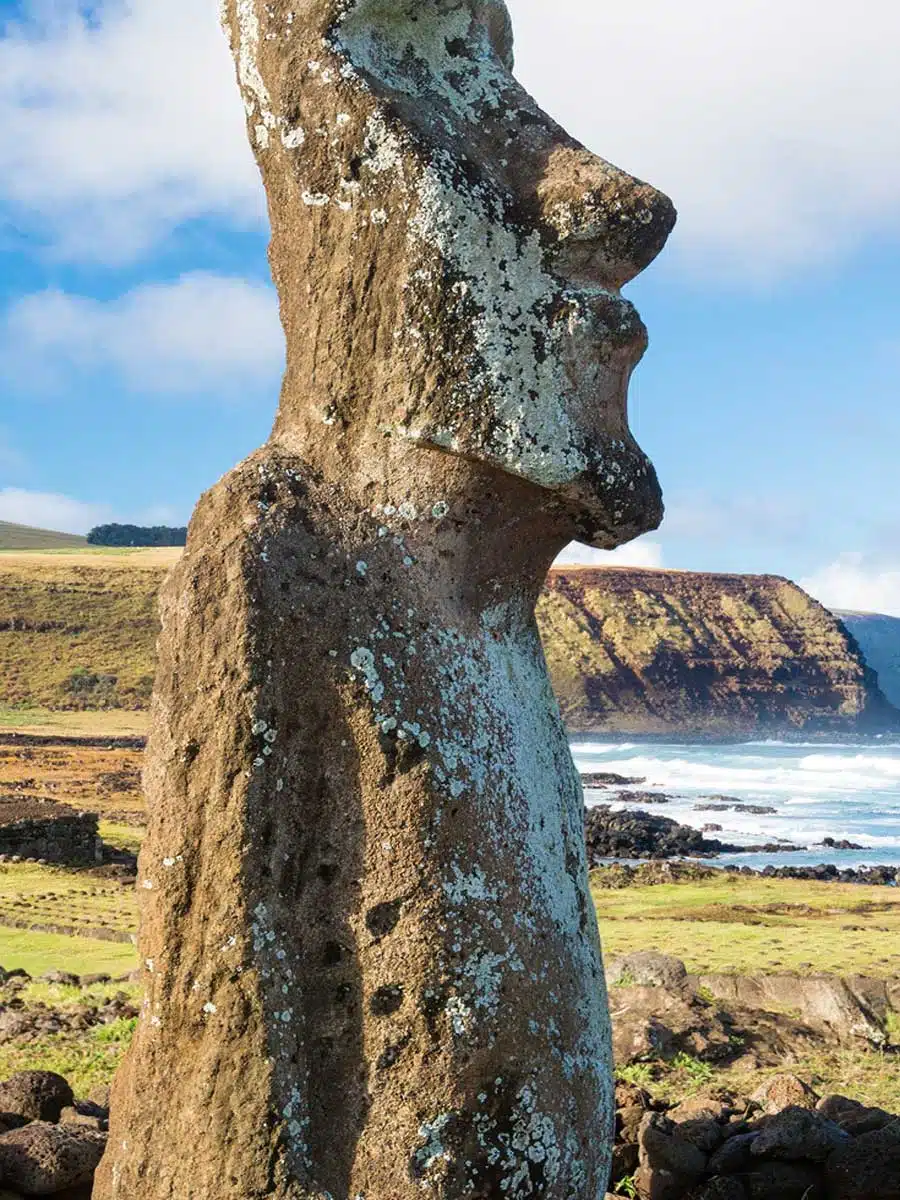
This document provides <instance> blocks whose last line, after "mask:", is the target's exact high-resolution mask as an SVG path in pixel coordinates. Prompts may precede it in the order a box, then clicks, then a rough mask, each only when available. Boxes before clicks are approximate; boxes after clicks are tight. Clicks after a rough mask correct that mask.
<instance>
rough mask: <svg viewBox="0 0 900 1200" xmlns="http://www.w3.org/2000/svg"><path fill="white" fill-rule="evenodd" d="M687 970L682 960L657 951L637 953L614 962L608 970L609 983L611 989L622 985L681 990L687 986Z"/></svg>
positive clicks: (616, 959)
mask: <svg viewBox="0 0 900 1200" xmlns="http://www.w3.org/2000/svg"><path fill="white" fill-rule="evenodd" d="M687 977H688V976H687V970H686V968H685V965H684V963H683V962H682V961H681V959H680V958H673V957H672V955H670V954H659V953H657V952H656V951H655V950H638V951H636V952H635V953H633V954H624V955H622V957H621V958H614V959H611V960H610V962H609V963H608V964H607V968H606V980H607V983H608V984H609V985H610V986H611V987H616V986H618V985H619V984H620V983H624V984H627V985H628V986H631V987H661V988H669V989H671V990H672V991H677V990H680V989H681V988H683V987H684V986H685V984H686V983H687Z"/></svg>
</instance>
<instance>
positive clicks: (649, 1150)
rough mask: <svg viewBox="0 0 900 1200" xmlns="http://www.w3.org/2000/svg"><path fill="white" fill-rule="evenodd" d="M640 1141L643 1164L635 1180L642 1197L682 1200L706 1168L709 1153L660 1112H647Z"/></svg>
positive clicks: (658, 1199) (648, 1199) (644, 1199)
mask: <svg viewBox="0 0 900 1200" xmlns="http://www.w3.org/2000/svg"><path fill="white" fill-rule="evenodd" d="M638 1144H639V1147H640V1164H641V1165H640V1167H639V1169H638V1171H637V1174H636V1177H635V1183H636V1186H637V1190H638V1194H639V1195H640V1196H641V1198H642V1200H682V1197H683V1196H684V1194H685V1192H687V1191H689V1190H690V1189H691V1188H692V1187H693V1186H694V1185H695V1184H696V1183H697V1182H698V1181H699V1180H700V1179H701V1177H702V1176H703V1174H704V1173H705V1171H706V1163H707V1156H706V1154H704V1152H703V1151H702V1150H701V1149H700V1148H699V1147H698V1146H695V1145H694V1144H693V1142H690V1141H688V1140H687V1139H686V1138H683V1137H681V1135H680V1133H679V1130H678V1126H677V1125H675V1123H674V1122H673V1121H670V1120H668V1118H667V1117H664V1116H662V1115H661V1114H660V1113H647V1114H646V1116H645V1117H644V1120H643V1121H642V1122H641V1128H640V1133H639V1139H638Z"/></svg>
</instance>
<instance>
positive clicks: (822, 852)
mask: <svg viewBox="0 0 900 1200" xmlns="http://www.w3.org/2000/svg"><path fill="white" fill-rule="evenodd" d="M572 753H573V756H574V758H575V762H576V765H577V766H578V768H579V770H580V771H581V772H582V773H583V774H584V773H589V772H592V771H612V772H615V773H616V774H618V775H626V776H637V777H643V778H646V781H647V782H646V783H645V784H641V785H635V786H634V787H633V788H632V789H631V790H639V791H648V792H665V793H667V794H668V795H670V796H671V797H672V800H671V802H670V803H668V804H662V805H656V804H654V805H652V806H650V805H647V806H644V805H638V806H635V805H622V804H619V805H618V806H619V807H643V808H645V809H646V810H647V811H650V812H655V813H658V814H659V815H660V816H666V817H672V818H674V819H675V820H676V821H679V822H680V823H681V824H683V825H690V826H692V827H694V828H696V829H702V828H703V826H704V825H707V824H712V823H715V824H717V825H721V826H722V832H721V833H711V834H709V836H710V837H712V838H718V839H719V840H720V841H724V842H730V843H732V844H734V845H752V844H754V843H755V844H759V843H762V842H775V841H776V840H780V841H783V842H785V843H791V844H793V845H797V846H805V847H809V849H808V850H804V851H802V852H792V853H785V854H765V855H762V854H740V855H722V856H721V858H720V859H717V860H715V861H717V862H721V863H723V864H725V863H729V864H730V863H737V864H738V865H747V866H750V867H756V868H759V867H762V866H766V865H767V864H769V863H772V864H773V865H775V866H780V865H787V864H794V865H797V866H801V865H804V866H805V865H811V864H816V863H835V864H837V865H838V866H841V867H858V866H863V865H869V866H874V865H890V866H895V865H900V742H897V741H892V742H887V741H881V740H878V739H875V740H872V741H868V742H864V743H863V742H860V743H854V744H846V743H845V744H840V745H837V744H825V743H821V742H819V743H788V742H778V741H759V742H746V743H742V744H737V745H715V744H702V745H674V744H672V745H670V744H661V743H649V742H640V743H637V742H628V741H626V740H625V739H622V738H620V739H618V740H613V739H610V740H609V741H605V740H603V741H601V740H599V739H595V738H590V737H582V738H577V739H573V742H572ZM713 796H716V797H718V796H725V797H733V798H734V799H735V800H741V801H743V802H744V803H746V804H754V805H765V806H768V807H771V808H774V809H775V810H776V811H775V813H774V814H773V815H771V816H756V815H752V814H749V813H741V812H740V811H739V810H737V811H734V810H733V811H730V812H697V811H696V809H695V806H696V805H697V804H702V803H718V802H719V801H718V800H715V801H714V800H712V799H711V797H713ZM615 797H616V789H604V790H602V791H599V790H591V789H586V791H585V800H586V803H587V804H588V805H589V806H590V805H592V804H610V803H613V804H615V803H616V799H615ZM721 803H727V800H722V801H721ZM827 837H830V838H834V839H835V840H836V841H842V840H845V839H846V840H847V841H850V842H854V843H856V844H857V845H859V846H863V847H864V849H863V850H862V851H853V850H832V849H830V848H828V847H823V846H822V845H821V843H822V842H823V841H824V839H825V838H827Z"/></svg>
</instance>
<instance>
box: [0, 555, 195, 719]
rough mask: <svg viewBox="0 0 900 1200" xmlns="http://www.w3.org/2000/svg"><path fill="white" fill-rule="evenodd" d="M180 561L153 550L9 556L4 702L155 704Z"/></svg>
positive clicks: (2, 609)
mask: <svg viewBox="0 0 900 1200" xmlns="http://www.w3.org/2000/svg"><path fill="white" fill-rule="evenodd" d="M172 561H173V554H172V553H171V552H169V551H152V550H151V551H120V552H114V553H102V552H101V553H98V552H95V551H93V550H86V551H83V552H76V553H68V554H4V555H0V706H2V707H3V708H5V709H6V710H9V709H18V710H22V709H29V708H31V707H36V708H38V709H53V710H64V711H66V710H67V711H71V712H79V711H96V710H108V709H141V708H144V707H146V705H147V702H148V700H149V697H150V692H151V689H152V686H153V672H154V667H155V664H154V644H155V640H156V631H157V618H156V595H157V591H158V590H159V586H160V583H161V582H162V579H163V576H164V575H165V572H166V570H167V568H168V565H169V564H170V563H171V562H172ZM23 715H24V714H23ZM7 718H8V713H7ZM0 723H3V724H7V723H9V721H8V719H6V720H3V721H2V722H0ZM26 723H27V721H26Z"/></svg>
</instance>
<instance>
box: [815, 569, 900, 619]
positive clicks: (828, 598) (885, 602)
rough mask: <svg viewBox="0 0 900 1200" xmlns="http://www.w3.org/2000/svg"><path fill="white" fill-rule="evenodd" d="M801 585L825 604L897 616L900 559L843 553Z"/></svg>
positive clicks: (899, 602) (899, 589) (898, 614)
mask: <svg viewBox="0 0 900 1200" xmlns="http://www.w3.org/2000/svg"><path fill="white" fill-rule="evenodd" d="M800 586H801V587H802V588H804V589H805V590H806V591H807V592H809V593H810V595H811V596H815V598H816V599H817V600H819V601H820V602H821V603H822V604H824V605H825V607H826V608H837V609H849V610H851V611H855V612H874V613H885V614H886V615H887V616H891V617H900V560H897V559H896V558H895V559H893V560H887V559H872V558H867V557H866V556H865V555H862V554H843V555H841V556H840V558H838V559H836V560H835V561H834V562H832V563H829V564H828V565H827V566H825V567H822V568H821V570H819V571H816V572H814V573H813V574H812V575H810V576H808V577H807V578H805V579H801V580H800Z"/></svg>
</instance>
